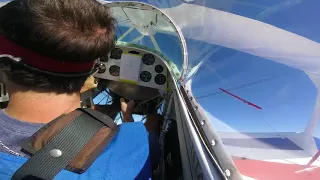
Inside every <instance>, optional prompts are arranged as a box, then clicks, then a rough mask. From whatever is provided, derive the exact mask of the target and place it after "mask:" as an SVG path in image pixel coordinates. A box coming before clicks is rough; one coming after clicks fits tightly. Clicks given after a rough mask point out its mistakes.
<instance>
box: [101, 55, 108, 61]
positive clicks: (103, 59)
mask: <svg viewBox="0 0 320 180" xmlns="http://www.w3.org/2000/svg"><path fill="white" fill-rule="evenodd" d="M108 59H109V58H108V56H102V57H100V61H101V62H108Z"/></svg>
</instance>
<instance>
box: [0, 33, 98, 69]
mask: <svg viewBox="0 0 320 180" xmlns="http://www.w3.org/2000/svg"><path fill="white" fill-rule="evenodd" d="M3 54H7V55H11V56H13V57H18V58H21V61H22V62H23V63H24V64H26V65H29V66H32V67H35V68H37V69H39V70H43V71H49V72H57V73H81V72H88V71H90V70H91V69H92V67H93V64H94V61H90V62H65V61H58V60H54V59H50V58H48V57H44V56H41V55H40V54H37V53H35V52H32V51H30V50H28V49H25V48H23V47H21V46H19V45H17V44H15V43H13V42H11V41H9V40H8V39H6V38H5V37H3V36H1V35H0V55H3Z"/></svg>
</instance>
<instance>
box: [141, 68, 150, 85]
mask: <svg viewBox="0 0 320 180" xmlns="http://www.w3.org/2000/svg"><path fill="white" fill-rule="evenodd" d="M151 78H152V76H151V73H150V72H148V71H142V72H141V73H140V79H141V81H143V82H149V81H150V80H151Z"/></svg>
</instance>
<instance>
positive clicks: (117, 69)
mask: <svg viewBox="0 0 320 180" xmlns="http://www.w3.org/2000/svg"><path fill="white" fill-rule="evenodd" d="M109 73H110V74H111V75H112V76H119V74H120V67H119V66H116V65H113V66H111V67H110V68H109Z"/></svg>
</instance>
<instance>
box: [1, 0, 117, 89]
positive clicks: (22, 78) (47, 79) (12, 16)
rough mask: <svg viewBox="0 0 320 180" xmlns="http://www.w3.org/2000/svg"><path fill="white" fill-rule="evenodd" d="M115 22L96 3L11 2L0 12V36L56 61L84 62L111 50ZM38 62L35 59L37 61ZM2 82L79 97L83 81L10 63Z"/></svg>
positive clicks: (82, 0)
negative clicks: (78, 93) (5, 78)
mask: <svg viewBox="0 0 320 180" xmlns="http://www.w3.org/2000/svg"><path fill="white" fill-rule="evenodd" d="M114 26H115V19H114V18H113V17H112V16H111V12H110V9H109V8H108V7H107V6H106V5H102V4H101V3H99V2H97V1H96V0H13V1H11V2H9V3H8V4H7V5H5V6H3V7H2V8H0V35H2V36H4V37H6V38H7V39H8V40H10V41H12V42H14V43H16V44H18V45H20V46H22V47H24V48H27V49H29V50H31V51H34V52H36V53H38V54H40V55H43V56H46V57H50V58H52V59H55V60H58V61H68V62H89V61H95V60H96V59H98V58H99V57H102V56H105V55H106V54H108V53H109V51H110V50H111V49H112V48H113V46H114V43H115V41H114V36H115V34H114ZM39 61H41V59H39ZM9 69H10V70H8V71H6V75H7V76H8V79H9V80H10V81H12V82H13V83H15V84H18V85H22V86H25V87H27V88H28V89H31V90H45V91H48V92H55V93H74V92H79V91H80V89H81V87H82V86H83V84H84V82H85V80H86V78H87V76H83V77H77V78H75V77H59V76H54V75H48V74H44V73H40V72H34V71H31V70H29V69H26V68H24V67H20V66H19V65H14V64H10V67H9Z"/></svg>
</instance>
